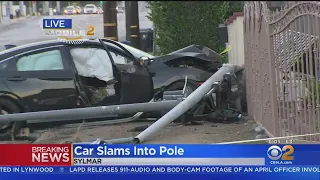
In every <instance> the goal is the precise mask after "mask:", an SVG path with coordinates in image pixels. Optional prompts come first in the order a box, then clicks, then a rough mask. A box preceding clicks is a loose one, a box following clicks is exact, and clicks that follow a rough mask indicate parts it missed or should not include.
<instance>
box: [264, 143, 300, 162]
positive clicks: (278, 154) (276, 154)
mask: <svg viewBox="0 0 320 180" xmlns="http://www.w3.org/2000/svg"><path fill="white" fill-rule="evenodd" d="M283 152H284V153H283ZM293 152H294V148H293V147H292V146H291V145H285V146H283V147H282V149H281V148H280V147H279V146H276V145H273V146H271V147H269V149H268V151H267V155H268V157H269V158H270V159H271V160H274V161H275V160H279V159H280V158H281V160H284V161H291V160H293V159H294V156H293V155H292V154H293Z"/></svg>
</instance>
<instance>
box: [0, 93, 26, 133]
mask: <svg viewBox="0 0 320 180" xmlns="http://www.w3.org/2000/svg"><path fill="white" fill-rule="evenodd" d="M20 112H21V109H20V108H19V107H18V106H17V105H16V104H15V103H14V102H12V101H10V100H7V99H0V115H5V114H14V113H20ZM24 125H25V122H23V121H20V122H5V123H0V137H2V138H3V137H9V136H12V135H13V137H12V138H15V137H16V136H17V135H18V134H19V133H20V130H21V128H22V127H23V126H24Z"/></svg>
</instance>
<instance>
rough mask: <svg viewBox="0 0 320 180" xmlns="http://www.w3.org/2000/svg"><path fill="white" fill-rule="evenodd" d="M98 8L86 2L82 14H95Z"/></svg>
mask: <svg viewBox="0 0 320 180" xmlns="http://www.w3.org/2000/svg"><path fill="white" fill-rule="evenodd" d="M97 13H98V10H97V6H96V5H94V4H87V5H86V6H85V7H84V14H97Z"/></svg>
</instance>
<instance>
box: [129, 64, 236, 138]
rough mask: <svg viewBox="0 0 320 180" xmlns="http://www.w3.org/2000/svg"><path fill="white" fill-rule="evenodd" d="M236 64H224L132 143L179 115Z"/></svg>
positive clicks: (151, 133) (149, 134) (197, 100)
mask: <svg viewBox="0 0 320 180" xmlns="http://www.w3.org/2000/svg"><path fill="white" fill-rule="evenodd" d="M237 69H238V66H236V65H231V64H224V65H223V66H222V67H221V68H220V69H219V70H218V71H217V72H216V73H214V74H213V75H212V76H211V77H210V78H209V79H208V80H206V82H204V83H203V84H202V85H201V86H199V87H198V88H197V89H196V90H195V91H194V92H192V93H191V94H190V95H189V96H188V97H187V98H186V99H185V100H184V101H182V102H181V103H180V104H178V105H177V106H175V107H174V108H173V109H171V110H170V111H169V112H168V113H167V114H165V115H164V116H162V117H161V118H160V119H159V120H158V121H156V122H155V123H153V124H152V125H151V126H150V127H148V128H147V129H145V130H144V131H143V132H141V133H140V134H139V135H137V136H136V137H135V138H134V143H141V142H143V141H145V140H146V139H148V138H149V137H150V136H152V135H153V134H155V133H156V132H158V131H159V130H160V129H162V128H163V127H165V126H166V125H168V124H169V123H171V122H172V121H174V120H175V119H177V118H178V117H180V116H181V115H182V114H183V113H185V112H186V111H188V110H189V109H190V108H192V107H193V106H195V105H196V104H197V103H198V102H199V101H201V100H202V98H203V97H204V96H205V95H206V94H207V93H208V92H209V91H210V90H211V89H212V84H213V83H215V82H217V81H222V80H223V76H224V75H225V74H227V73H232V74H233V73H235V72H236V70H237Z"/></svg>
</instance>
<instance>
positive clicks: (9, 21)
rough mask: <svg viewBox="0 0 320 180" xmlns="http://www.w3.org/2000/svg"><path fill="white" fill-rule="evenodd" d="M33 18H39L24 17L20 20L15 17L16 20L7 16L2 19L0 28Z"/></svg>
mask: <svg viewBox="0 0 320 180" xmlns="http://www.w3.org/2000/svg"><path fill="white" fill-rule="evenodd" d="M32 17H37V16H23V17H20V18H16V17H14V19H10V18H9V17H8V16H5V17H2V19H1V22H0V26H2V25H9V24H12V23H15V22H18V21H21V20H25V19H30V18H32Z"/></svg>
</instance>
